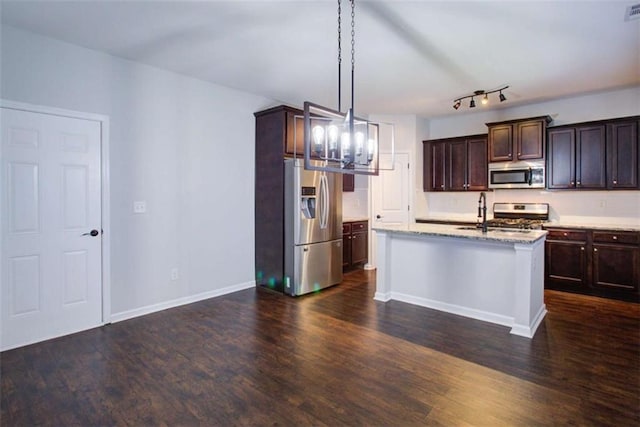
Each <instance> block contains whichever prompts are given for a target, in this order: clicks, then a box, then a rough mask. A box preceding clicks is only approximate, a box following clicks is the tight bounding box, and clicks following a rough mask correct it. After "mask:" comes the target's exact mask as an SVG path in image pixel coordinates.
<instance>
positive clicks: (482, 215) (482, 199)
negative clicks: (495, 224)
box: [478, 191, 487, 233]
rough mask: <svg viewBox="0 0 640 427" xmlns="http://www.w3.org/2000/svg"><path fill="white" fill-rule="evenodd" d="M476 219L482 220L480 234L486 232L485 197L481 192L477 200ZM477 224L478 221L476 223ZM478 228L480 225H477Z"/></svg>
mask: <svg viewBox="0 0 640 427" xmlns="http://www.w3.org/2000/svg"><path fill="white" fill-rule="evenodd" d="M478 218H482V232H483V233H486V232H487V195H486V194H485V192H484V191H483V192H482V193H480V198H479V199H478ZM478 222H479V221H478ZM478 227H480V225H478Z"/></svg>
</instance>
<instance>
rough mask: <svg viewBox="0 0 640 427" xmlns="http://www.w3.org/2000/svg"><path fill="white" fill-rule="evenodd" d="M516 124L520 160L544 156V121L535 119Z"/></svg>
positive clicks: (516, 139)
mask: <svg viewBox="0 0 640 427" xmlns="http://www.w3.org/2000/svg"><path fill="white" fill-rule="evenodd" d="M514 126H515V133H516V135H515V141H516V147H517V153H516V155H517V157H518V160H531V159H542V158H543V157H544V131H545V126H544V122H543V121H542V120H535V121H531V122H524V123H516V124H515V125H514Z"/></svg>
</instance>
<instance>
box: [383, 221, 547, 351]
mask: <svg viewBox="0 0 640 427" xmlns="http://www.w3.org/2000/svg"><path fill="white" fill-rule="evenodd" d="M375 230H376V234H377V263H378V266H377V267H378V270H377V288H376V294H375V299H376V300H378V301H384V302H386V301H389V300H392V299H393V300H398V301H403V302H407V303H411V304H416V305H420V306H424V307H428V308H433V309H436V310H441V311H445V312H449V313H453V314H457V315H461V316H466V317H471V318H474V319H478V320H484V321H487V322H492V323H497V324H500V325H504V326H509V327H511V333H512V334H515V335H520V336H524V337H527V338H532V337H533V335H534V334H535V331H536V329H537V328H538V325H539V324H540V322H541V321H542V319H543V318H544V316H545V314H546V312H547V311H546V308H545V305H544V241H545V239H544V237H545V235H546V232H544V231H531V232H530V233H521V232H517V231H516V232H500V231H496V230H492V231H490V232H489V233H487V234H482V233H481V232H480V231H476V230H470V231H461V230H458V229H455V228H453V227H451V226H441V225H422V224H419V225H412V226H410V227H409V228H406V227H404V228H396V229H394V228H390V227H385V228H376V229H375Z"/></svg>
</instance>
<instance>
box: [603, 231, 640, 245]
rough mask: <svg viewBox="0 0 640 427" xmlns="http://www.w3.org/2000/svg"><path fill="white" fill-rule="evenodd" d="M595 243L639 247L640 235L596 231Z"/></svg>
mask: <svg viewBox="0 0 640 427" xmlns="http://www.w3.org/2000/svg"><path fill="white" fill-rule="evenodd" d="M593 242H594V243H627V244H632V245H637V244H638V243H640V233H636V232H633V231H594V232H593Z"/></svg>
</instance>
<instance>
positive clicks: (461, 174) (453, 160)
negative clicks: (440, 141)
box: [446, 139, 467, 191]
mask: <svg viewBox="0 0 640 427" xmlns="http://www.w3.org/2000/svg"><path fill="white" fill-rule="evenodd" d="M447 151H448V156H447V158H448V162H447V185H446V187H447V188H448V190H455V191H464V190H466V189H467V142H466V141H465V140H464V139H463V140H459V141H451V142H449V143H447Z"/></svg>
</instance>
